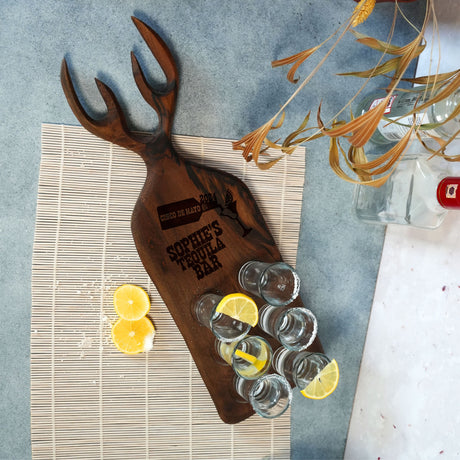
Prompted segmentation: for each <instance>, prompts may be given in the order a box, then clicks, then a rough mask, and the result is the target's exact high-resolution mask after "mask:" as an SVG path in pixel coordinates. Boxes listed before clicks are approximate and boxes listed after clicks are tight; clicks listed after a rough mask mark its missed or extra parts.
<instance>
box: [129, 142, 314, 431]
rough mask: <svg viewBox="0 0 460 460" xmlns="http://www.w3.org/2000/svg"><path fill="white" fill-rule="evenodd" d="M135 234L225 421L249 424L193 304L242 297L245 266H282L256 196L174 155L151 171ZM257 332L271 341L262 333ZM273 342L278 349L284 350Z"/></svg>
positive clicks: (134, 225) (233, 181)
mask: <svg viewBox="0 0 460 460" xmlns="http://www.w3.org/2000/svg"><path fill="white" fill-rule="evenodd" d="M132 232H133V237H134V241H135V243H136V247H137V250H138V252H139V255H140V258H141V260H142V263H143V264H144V266H145V269H146V270H147V272H148V274H149V276H150V277H151V279H152V281H153V282H154V283H155V285H156V287H157V289H158V292H159V293H160V295H161V297H162V298H163V300H164V302H165V304H166V305H167V307H168V309H169V311H170V313H171V315H172V317H173V318H174V321H175V322H176V324H177V326H178V328H179V330H180V332H181V333H182V335H183V337H184V339H185V341H186V343H187V345H188V347H189V349H190V352H191V354H192V356H193V359H194V361H195V363H196V365H197V367H198V369H199V371H200V374H201V376H202V377H203V381H204V382H205V384H206V386H207V388H208V390H209V393H210V394H211V397H212V399H213V401H214V404H215V405H216V408H217V411H218V412H219V415H220V417H221V418H222V420H223V421H224V422H226V423H236V422H239V421H241V420H243V419H245V418H246V417H248V416H249V415H251V414H252V413H253V412H252V408H251V407H250V406H249V405H248V404H240V403H235V394H234V393H233V370H232V368H231V367H230V366H223V365H220V364H217V363H216V361H215V357H214V356H213V353H212V350H213V349H214V343H215V337H214V335H213V334H212V332H211V331H210V330H209V329H208V328H206V327H204V326H201V325H200V324H199V323H198V322H197V321H196V320H195V319H194V317H193V314H192V305H193V303H194V301H195V300H196V299H197V297H199V296H200V295H201V294H203V293H205V292H208V291H216V290H217V291H220V292H222V293H223V294H229V293H232V292H239V291H241V287H240V286H239V284H238V278H237V275H238V270H239V268H240V267H241V266H242V265H243V264H244V263H245V262H246V261H248V260H254V259H255V260H262V261H267V262H270V261H278V260H281V255H280V253H279V251H278V248H277V246H276V244H275V242H274V240H273V238H272V236H271V234H270V232H269V230H268V227H267V225H266V223H265V220H264V218H263V216H262V214H261V212H260V210H259V208H258V206H257V204H256V202H255V199H254V197H253V196H252V195H251V193H250V191H249V190H248V188H247V187H246V186H245V184H244V183H243V182H241V181H240V180H239V179H238V178H236V177H234V176H232V175H230V174H227V173H225V172H222V171H218V170H215V169H210V168H206V167H203V166H199V165H196V164H193V163H190V162H188V161H183V160H180V159H179V158H178V157H177V155H176V154H175V153H173V151H172V150H170V152H169V154H167V155H164V156H163V157H162V158H161V159H158V160H157V161H155V162H153V163H152V164H150V165H148V170H147V180H146V183H145V186H144V190H143V191H142V193H141V195H140V197H139V200H138V202H137V204H136V206H135V209H134V213H133V217H132ZM254 300H256V302H257V301H258V299H254ZM296 304H300V301H297V302H296ZM260 305H261V304H260V303H259V306H260ZM251 333H252V334H259V335H263V336H266V334H264V333H263V331H261V330H260V329H259V328H255V329H254V330H253V331H251ZM270 341H271V343H272V346H273V348H274V349H276V348H277V347H279V346H280V345H279V343H278V342H276V341H275V340H273V339H270ZM315 345H316V348H315V349H316V350H318V351H320V350H321V349H320V345H319V342H316V344H315Z"/></svg>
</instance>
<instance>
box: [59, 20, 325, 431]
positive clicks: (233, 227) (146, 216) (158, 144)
mask: <svg viewBox="0 0 460 460" xmlns="http://www.w3.org/2000/svg"><path fill="white" fill-rule="evenodd" d="M133 21H134V23H135V24H136V26H137V28H138V29H139V31H140V33H141V34H142V36H143V38H144V40H145V41H146V43H147V45H148V46H149V48H150V49H151V50H152V52H153V54H154V55H155V57H156V59H157V60H158V62H159V63H160V66H161V67H162V69H163V71H164V72H165V75H166V77H167V85H166V87H165V88H163V89H162V91H158V90H155V89H153V88H152V87H151V86H150V85H149V83H148V82H147V80H146V79H145V76H144V74H143V72H142V70H141V68H140V66H139V64H138V62H137V60H136V58H135V57H134V55H132V64H133V72H134V76H135V80H136V83H137V85H138V87H139V89H140V91H141V93H142V95H143V96H144V98H145V99H146V101H147V102H148V103H149V104H150V105H151V106H152V107H153V108H154V109H155V110H156V111H157V113H158V116H159V120H160V122H159V127H158V129H157V130H156V132H155V133H153V134H151V135H145V134H139V133H133V132H130V131H129V129H128V128H127V124H126V122H125V120H124V117H123V113H122V111H121V108H120V106H119V105H118V102H117V101H116V98H115V96H114V94H113V93H112V91H111V90H110V89H109V88H108V87H107V86H105V85H104V84H103V83H101V82H98V87H99V90H100V91H101V94H102V96H103V97H104V100H105V101H106V104H107V108H108V112H107V115H106V116H105V117H104V118H103V119H101V120H94V119H93V118H91V117H90V116H89V115H88V114H87V113H86V112H85V111H84V110H83V108H82V106H81V104H80V102H79V101H78V98H77V95H76V93H75V90H74V88H73V84H72V80H71V77H70V72H69V69H68V67H67V64H66V63H65V61H64V62H63V66H62V72H61V80H62V85H63V88H64V92H65V94H66V97H67V100H68V101H69V104H70V106H71V108H72V110H73V111H74V113H75V115H76V116H77V118H78V119H79V121H80V122H81V124H82V125H83V126H84V127H85V128H86V129H88V130H89V131H90V132H92V133H94V134H96V135H97V136H99V137H102V138H103V139H106V140H108V141H111V142H114V143H116V144H118V145H121V146H123V147H126V148H129V149H131V150H133V151H135V152H137V153H138V154H140V155H141V156H142V158H143V159H144V161H145V164H146V166H147V177H146V181H145V184H144V187H143V189H142V191H141V193H140V196H139V198H138V200H137V203H136V205H135V208H134V211H133V214H132V221H131V228H132V234H133V238H134V242H135V244H136V248H137V250H138V253H139V256H140V259H141V261H142V263H143V265H144V267H145V269H146V271H147V273H148V274H149V276H150V278H151V279H152V281H153V282H154V283H155V285H156V287H157V289H158V292H159V293H160V295H161V297H162V298H163V300H164V302H165V304H166V306H167V307H168V309H169V311H170V313H171V315H172V317H173V319H174V321H175V323H176V325H177V327H178V328H179V330H180V332H181V334H182V335H183V337H184V339H185V341H186V343H187V346H188V348H189V350H190V353H191V355H192V357H193V359H194V361H195V363H196V365H197V368H198V370H199V372H200V374H201V376H202V378H203V381H204V383H205V385H206V387H207V388H208V391H209V393H210V395H211V398H212V400H213V402H214V404H215V406H216V409H217V411H218V413H219V416H220V417H221V419H222V420H223V421H224V422H226V423H237V422H240V421H242V420H244V419H245V418H247V417H249V416H250V415H252V414H253V410H252V408H251V407H250V405H249V404H247V403H242V402H238V401H237V398H236V397H235V393H234V390H233V377H234V373H233V370H232V369H231V367H230V366H227V365H222V364H219V363H218V362H217V361H216V358H215V354H214V353H213V352H212V350H213V349H214V342H215V338H214V336H213V334H212V333H211V331H209V330H208V329H207V328H205V327H203V326H201V325H200V324H199V323H198V322H197V321H196V320H195V319H194V317H193V315H192V305H193V303H194V301H195V300H196V299H197V297H198V296H199V295H201V294H203V293H205V292H208V291H215V290H218V291H220V292H222V293H223V294H228V293H231V292H238V291H240V290H241V288H240V287H239V285H238V280H237V274H238V269H239V267H240V266H241V265H243V264H244V262H246V261H248V260H251V259H257V260H262V261H267V262H270V261H279V260H281V255H280V253H279V250H278V248H277V246H276V244H275V241H274V240H273V237H272V235H271V234H270V231H269V230H268V227H267V225H266V223H265V220H264V217H263V215H262V213H261V212H260V210H259V208H258V206H257V203H256V201H255V199H254V197H253V196H252V195H251V193H250V191H249V189H248V188H247V187H246V185H245V184H244V183H243V182H242V181H241V180H239V179H238V178H236V177H235V176H233V175H231V174H228V173H226V172H223V171H218V170H216V169H211V168H208V167H206V166H201V165H197V164H194V163H192V162H189V161H184V160H183V159H181V158H180V157H179V155H178V154H177V152H175V150H174V149H173V147H172V144H171V140H170V130H171V125H172V120H173V116H174V108H175V100H176V95H177V88H178V81H179V78H178V73H177V68H176V66H175V63H174V60H173V58H172V55H171V53H170V51H169V49H168V47H167V46H166V45H165V43H164V42H163V41H162V40H161V38H160V37H159V36H158V35H157V34H156V33H155V32H154V31H153V30H152V29H150V28H149V27H148V26H146V25H145V24H144V23H142V22H141V21H139V20H137V19H135V18H133ZM255 300H257V299H255ZM298 304H301V301H300V300H299V301H298V302H297V305H298ZM251 333H253V334H259V335H262V336H265V337H266V334H265V333H263V331H261V330H260V329H259V328H257V327H256V328H254V329H253V330H252V331H251ZM269 341H270V343H271V344H272V347H273V348H274V349H276V348H277V347H278V346H279V344H278V343H277V342H276V341H275V340H274V339H272V338H269ZM312 350H315V351H322V347H321V344H320V342H319V341H318V340H316V341H315V343H314V345H313V346H312Z"/></svg>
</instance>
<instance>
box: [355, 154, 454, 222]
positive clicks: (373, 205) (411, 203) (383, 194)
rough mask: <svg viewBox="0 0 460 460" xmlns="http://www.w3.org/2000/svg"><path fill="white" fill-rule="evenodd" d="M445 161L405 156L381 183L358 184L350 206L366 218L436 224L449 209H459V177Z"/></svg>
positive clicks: (369, 220) (368, 219)
mask: <svg viewBox="0 0 460 460" xmlns="http://www.w3.org/2000/svg"><path fill="white" fill-rule="evenodd" d="M448 174H449V170H448V166H447V162H446V161H444V160H440V161H438V162H432V161H431V160H427V159H425V158H424V157H423V156H420V155H414V156H407V157H404V158H403V159H402V160H401V161H400V163H399V165H398V167H397V168H396V169H395V171H394V173H393V174H392V175H391V176H390V177H389V179H388V180H387V181H386V183H385V184H383V185H382V186H381V187H370V186H368V185H357V186H356V187H355V193H354V199H353V208H354V212H355V214H356V216H357V217H358V218H359V219H360V220H363V221H365V222H369V223H381V224H402V225H412V226H414V227H421V228H437V227H439V225H441V223H442V221H443V219H444V217H445V216H446V214H447V212H448V210H449V209H460V177H451V176H449V175H448Z"/></svg>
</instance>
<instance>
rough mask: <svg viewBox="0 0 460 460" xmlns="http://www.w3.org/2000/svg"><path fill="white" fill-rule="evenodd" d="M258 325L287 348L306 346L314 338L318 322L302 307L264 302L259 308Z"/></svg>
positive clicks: (295, 348) (293, 348) (296, 349)
mask: <svg viewBox="0 0 460 460" xmlns="http://www.w3.org/2000/svg"><path fill="white" fill-rule="evenodd" d="M259 326H260V327H261V329H263V330H264V331H265V332H266V333H267V334H270V335H271V336H272V337H274V338H275V339H277V340H278V341H279V342H280V343H281V345H283V347H285V348H287V349H288V350H294V351H301V350H305V349H306V348H308V347H309V346H310V345H311V344H312V343H313V341H314V340H315V338H316V334H317V332H318V322H317V321H316V317H315V315H314V314H313V313H312V312H311V311H310V310H308V309H307V308H303V307H292V308H281V307H274V306H273V305H269V304H265V305H264V306H262V307H261V308H260V309H259Z"/></svg>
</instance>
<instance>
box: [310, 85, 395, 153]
mask: <svg viewBox="0 0 460 460" xmlns="http://www.w3.org/2000/svg"><path fill="white" fill-rule="evenodd" d="M390 96H391V93H389V94H388V95H387V97H386V98H385V99H384V100H383V101H382V102H381V103H380V104H378V105H377V106H376V107H374V108H372V109H371V110H369V111H367V112H366V113H363V114H362V115H360V116H359V117H357V118H355V119H353V120H351V121H349V122H348V123H345V124H343V125H341V126H337V127H333V128H330V129H326V128H323V133H324V134H326V135H327V136H330V137H340V136H350V134H351V136H350V137H349V141H350V144H351V145H353V146H354V147H362V146H363V145H364V144H365V143H366V142H367V141H368V140H369V139H370V138H371V137H372V134H373V133H374V132H375V130H376V129H377V126H378V124H379V122H380V120H381V119H382V116H383V114H384V112H385V109H386V107H387V105H388V100H389V98H390ZM320 109H321V105H320V107H319V108H318V125H319V126H320V127H321V126H324V124H323V122H322V121H321V118H320Z"/></svg>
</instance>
